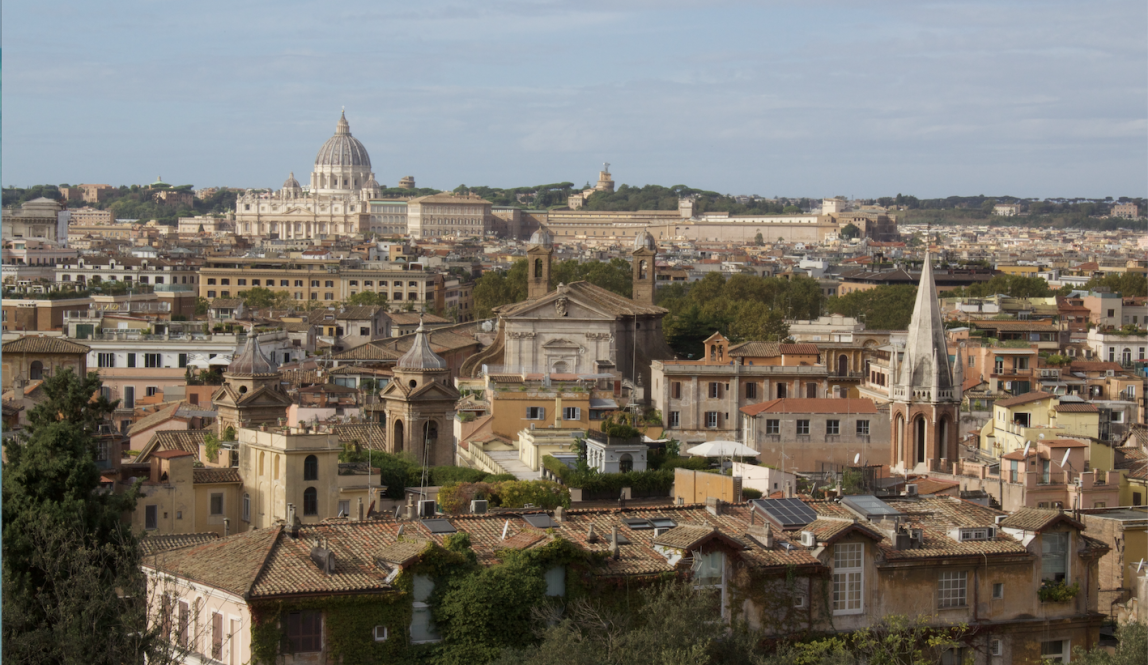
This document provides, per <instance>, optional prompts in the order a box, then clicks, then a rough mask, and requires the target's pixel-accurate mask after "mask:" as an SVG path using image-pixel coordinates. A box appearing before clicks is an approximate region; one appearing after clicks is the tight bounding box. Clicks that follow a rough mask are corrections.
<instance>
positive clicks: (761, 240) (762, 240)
mask: <svg viewBox="0 0 1148 665" xmlns="http://www.w3.org/2000/svg"><path fill="white" fill-rule="evenodd" d="M753 244H755V245H757V246H758V247H761V246H762V245H764V244H765V238H764V237H763V236H762V235H761V231H758V232H757V235H755V236H754V237H753Z"/></svg>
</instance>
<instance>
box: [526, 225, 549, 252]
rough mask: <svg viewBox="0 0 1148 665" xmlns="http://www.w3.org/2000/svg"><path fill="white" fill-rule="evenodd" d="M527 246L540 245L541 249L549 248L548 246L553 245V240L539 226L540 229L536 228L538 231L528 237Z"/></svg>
mask: <svg viewBox="0 0 1148 665" xmlns="http://www.w3.org/2000/svg"><path fill="white" fill-rule="evenodd" d="M527 244H529V245H542V246H543V247H549V246H551V245H553V244H554V238H553V237H552V236H551V235H550V233H548V232H547V231H546V229H545V228H543V227H541V226H540V227H538V230H537V231H535V232H534V234H533V235H531V236H530V242H529V243H527Z"/></svg>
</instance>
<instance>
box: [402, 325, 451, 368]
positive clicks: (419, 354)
mask: <svg viewBox="0 0 1148 665" xmlns="http://www.w3.org/2000/svg"><path fill="white" fill-rule="evenodd" d="M395 367H396V368H397V369H422V370H427V369H432V370H433V369H446V360H444V359H443V357H442V356H440V355H439V354H437V353H435V352H434V349H431V347H430V340H428V339H427V333H426V328H424V327H423V321H422V317H419V327H418V330H416V331H415V341H414V343H413V344H411V348H410V350H408V351H407V352H406V353H404V354H403V357H401V358H399V361H398V362H397V363H395Z"/></svg>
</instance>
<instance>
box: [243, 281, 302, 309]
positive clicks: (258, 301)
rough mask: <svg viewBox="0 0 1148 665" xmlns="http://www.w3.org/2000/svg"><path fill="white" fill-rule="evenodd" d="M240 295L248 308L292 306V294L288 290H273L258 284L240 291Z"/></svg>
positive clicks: (283, 307) (284, 307)
mask: <svg viewBox="0 0 1148 665" xmlns="http://www.w3.org/2000/svg"><path fill="white" fill-rule="evenodd" d="M238 295H239V297H240V298H242V299H243V305H244V306H245V307H247V308H248V309H267V308H272V309H287V308H289V307H290V306H291V302H292V301H291V294H290V293H288V292H286V291H272V290H271V289H268V288H265V287H262V286H256V287H254V288H252V289H249V290H247V291H240V292H239V294H238Z"/></svg>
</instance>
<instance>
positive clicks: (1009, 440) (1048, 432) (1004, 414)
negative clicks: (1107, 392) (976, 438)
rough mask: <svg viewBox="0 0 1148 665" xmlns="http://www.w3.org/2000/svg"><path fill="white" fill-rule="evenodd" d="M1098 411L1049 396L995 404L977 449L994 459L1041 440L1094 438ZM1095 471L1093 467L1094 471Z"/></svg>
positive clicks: (1034, 394)
mask: <svg viewBox="0 0 1148 665" xmlns="http://www.w3.org/2000/svg"><path fill="white" fill-rule="evenodd" d="M1099 433H1100V411H1099V410H1098V409H1097V408H1096V407H1095V406H1093V405H1092V404H1087V403H1085V402H1063V403H1062V402H1061V401H1060V397H1058V396H1056V395H1052V394H1049V393H1042V392H1032V393H1025V394H1023V395H1017V396H1016V397H1010V398H1008V399H1002V400H999V401H997V402H996V403H995V404H994V405H993V417H992V420H990V421H989V422H987V423H985V426H984V427H983V428H981V436H980V447H981V448H982V449H983V450H985V451H986V452H988V453H990V454H992V455H993V456H995V457H999V456H1001V455H1005V454H1008V453H1011V452H1013V451H1016V450H1024V446H1025V443H1026V442H1028V443H1030V444H1031V445H1032V446H1035V445H1036V443H1037V442H1038V441H1041V440H1043V439H1059V438H1071V437H1090V438H1093V439H1095V438H1097V437H1098V436H1099ZM1094 468H1095V467H1094Z"/></svg>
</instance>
